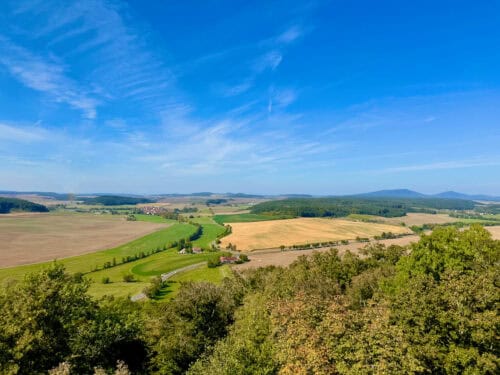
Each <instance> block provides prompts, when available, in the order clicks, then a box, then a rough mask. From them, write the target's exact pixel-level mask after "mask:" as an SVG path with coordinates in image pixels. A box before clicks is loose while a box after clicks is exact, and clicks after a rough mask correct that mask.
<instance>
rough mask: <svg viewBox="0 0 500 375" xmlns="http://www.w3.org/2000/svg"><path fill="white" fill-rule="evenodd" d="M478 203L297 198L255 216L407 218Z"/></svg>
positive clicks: (256, 209) (264, 207)
mask: <svg viewBox="0 0 500 375" xmlns="http://www.w3.org/2000/svg"><path fill="white" fill-rule="evenodd" d="M473 208H474V202H472V201H467V200H462V199H437V198H408V199H406V198H394V199H392V198H384V199H373V198H300V199H299V198H294V199H283V200H275V201H268V202H263V203H259V204H257V205H255V206H253V207H252V209H251V212H252V213H254V214H271V215H290V216H299V217H344V216H348V215H350V214H363V215H377V216H384V217H398V216H404V215H406V214H407V213H408V212H426V213H436V211H435V210H438V209H449V210H469V209H473Z"/></svg>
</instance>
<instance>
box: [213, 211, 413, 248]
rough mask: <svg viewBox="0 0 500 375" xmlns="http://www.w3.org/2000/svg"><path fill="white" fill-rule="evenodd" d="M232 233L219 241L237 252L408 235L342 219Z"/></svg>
mask: <svg viewBox="0 0 500 375" xmlns="http://www.w3.org/2000/svg"><path fill="white" fill-rule="evenodd" d="M231 227H232V228H233V231H232V233H231V234H230V235H229V236H227V237H224V238H222V240H221V241H222V246H223V247H225V246H227V245H228V244H229V243H231V244H233V245H236V247H237V249H238V250H254V249H268V248H274V247H279V246H281V245H285V246H290V245H297V244H305V243H312V242H323V241H338V240H343V239H354V238H356V237H358V236H359V237H373V236H375V235H379V234H381V233H382V232H392V233H396V234H398V233H411V231H410V230H409V229H408V228H405V227H402V226H396V225H390V224H385V223H365V222H358V221H351V220H342V219H319V218H298V219H287V220H271V221H259V222H251V223H231Z"/></svg>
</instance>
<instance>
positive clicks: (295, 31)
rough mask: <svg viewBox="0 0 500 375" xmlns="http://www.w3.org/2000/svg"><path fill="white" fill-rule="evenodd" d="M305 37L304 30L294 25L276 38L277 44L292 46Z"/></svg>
mask: <svg viewBox="0 0 500 375" xmlns="http://www.w3.org/2000/svg"><path fill="white" fill-rule="evenodd" d="M303 35H304V29H303V28H301V27H300V26H299V25H293V26H292V27H290V28H288V29H287V30H285V31H284V32H283V33H281V34H279V35H278V36H277V37H276V42H277V43H283V44H290V43H292V42H295V41H296V40H297V39H299V38H300V37H302V36H303Z"/></svg>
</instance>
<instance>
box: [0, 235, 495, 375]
mask: <svg viewBox="0 0 500 375" xmlns="http://www.w3.org/2000/svg"><path fill="white" fill-rule="evenodd" d="M362 254H363V256H362V257H358V256H356V255H354V254H351V253H346V254H345V255H344V256H342V257H340V256H339V255H338V253H337V252H336V251H335V250H331V251H330V252H326V253H314V254H313V255H312V256H310V257H305V256H302V257H300V258H299V259H298V260H297V261H295V262H294V263H293V264H292V265H291V266H290V267H288V268H281V267H266V268H260V269H256V270H252V271H248V272H246V273H244V274H243V275H235V276H234V277H232V278H230V279H225V280H224V281H223V282H222V283H221V284H220V285H214V284H209V283H187V284H184V285H183V287H182V288H181V291H180V292H179V294H178V295H177V297H176V298H175V299H174V300H172V301H171V302H170V303H168V304H155V303H144V304H131V303H129V302H126V301H108V300H103V301H100V303H97V302H96V301H93V300H92V299H91V298H90V297H88V296H87V294H86V293H85V291H86V289H87V287H88V285H87V282H86V281H85V280H82V279H81V278H75V277H71V276H68V275H67V274H65V273H64V270H63V269H62V268H61V267H60V266H55V267H53V268H51V269H48V270H45V271H42V272H40V273H38V274H34V275H31V276H29V277H27V278H26V280H25V281H24V282H23V283H20V284H16V285H12V286H10V287H8V288H7V290H6V291H5V292H4V293H3V294H2V295H1V296H0V308H1V309H2V313H3V318H2V320H0V372H2V373H10V374H16V373H18V374H28V373H43V372H45V373H46V372H47V371H48V370H49V369H51V368H55V367H57V366H58V365H59V367H64V366H66V367H68V366H69V368H70V369H71V371H73V372H72V373H75V374H79V373H92V372H91V371H92V370H93V369H94V368H97V367H99V368H102V369H104V370H105V371H108V372H110V371H114V368H115V365H116V363H117V362H118V361H120V360H123V361H125V363H124V366H125V365H126V366H127V367H128V368H130V370H131V371H132V372H133V373H139V374H140V373H148V374H150V373H152V374H182V373H189V374H203V375H205V374H375V373H380V374H382V373H383V374H402V373H404V374H424V373H434V374H458V373H460V374H462V373H463V374H496V373H498V369H499V367H500V349H499V345H498V332H499V328H500V318H499V316H498V308H499V302H500V293H499V276H498V275H500V272H499V271H500V269H499V268H500V241H495V240H493V239H492V238H491V235H490V234H489V232H487V231H486V230H484V228H482V227H480V226H473V227H471V229H468V230H464V231H460V230H457V229H456V228H451V227H450V228H439V229H436V230H435V231H434V232H433V233H432V234H430V235H424V236H422V239H421V240H420V241H419V242H418V243H416V244H414V245H412V246H411V247H400V246H394V245H393V246H390V247H385V246H383V245H380V244H378V245H368V246H367V247H365V248H364V249H363V250H362Z"/></svg>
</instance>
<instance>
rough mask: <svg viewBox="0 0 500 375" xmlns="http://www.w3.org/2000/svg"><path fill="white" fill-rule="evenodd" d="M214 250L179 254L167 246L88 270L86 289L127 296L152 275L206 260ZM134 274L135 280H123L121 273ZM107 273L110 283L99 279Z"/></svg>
mask: <svg viewBox="0 0 500 375" xmlns="http://www.w3.org/2000/svg"><path fill="white" fill-rule="evenodd" d="M215 254H217V253H202V254H184V255H183V254H179V253H178V252H177V250H176V249H170V250H167V251H163V252H161V253H158V254H154V255H152V256H150V257H148V258H144V259H139V260H136V261H134V262H130V263H126V264H123V265H120V266H117V267H113V268H109V269H106V270H102V271H97V272H92V273H90V274H88V277H89V278H90V279H91V280H92V281H93V284H92V285H91V287H90V290H89V293H90V294H91V295H93V296H95V297H101V296H103V295H106V294H113V295H114V296H116V297H119V296H128V295H133V294H136V293H139V292H141V290H143V289H144V288H145V287H146V286H147V285H148V284H149V280H150V278H151V277H152V276H158V275H161V274H162V273H167V272H170V271H173V270H175V269H177V268H181V267H185V266H189V265H191V264H195V263H200V262H204V261H206V260H207V259H208V258H209V257H210V256H213V255H215ZM126 274H132V275H134V278H135V280H136V281H135V282H132V283H126V282H124V281H123V276H124V275H126ZM104 277H109V278H110V281H111V283H110V284H103V283H102V279H103V278H104Z"/></svg>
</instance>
